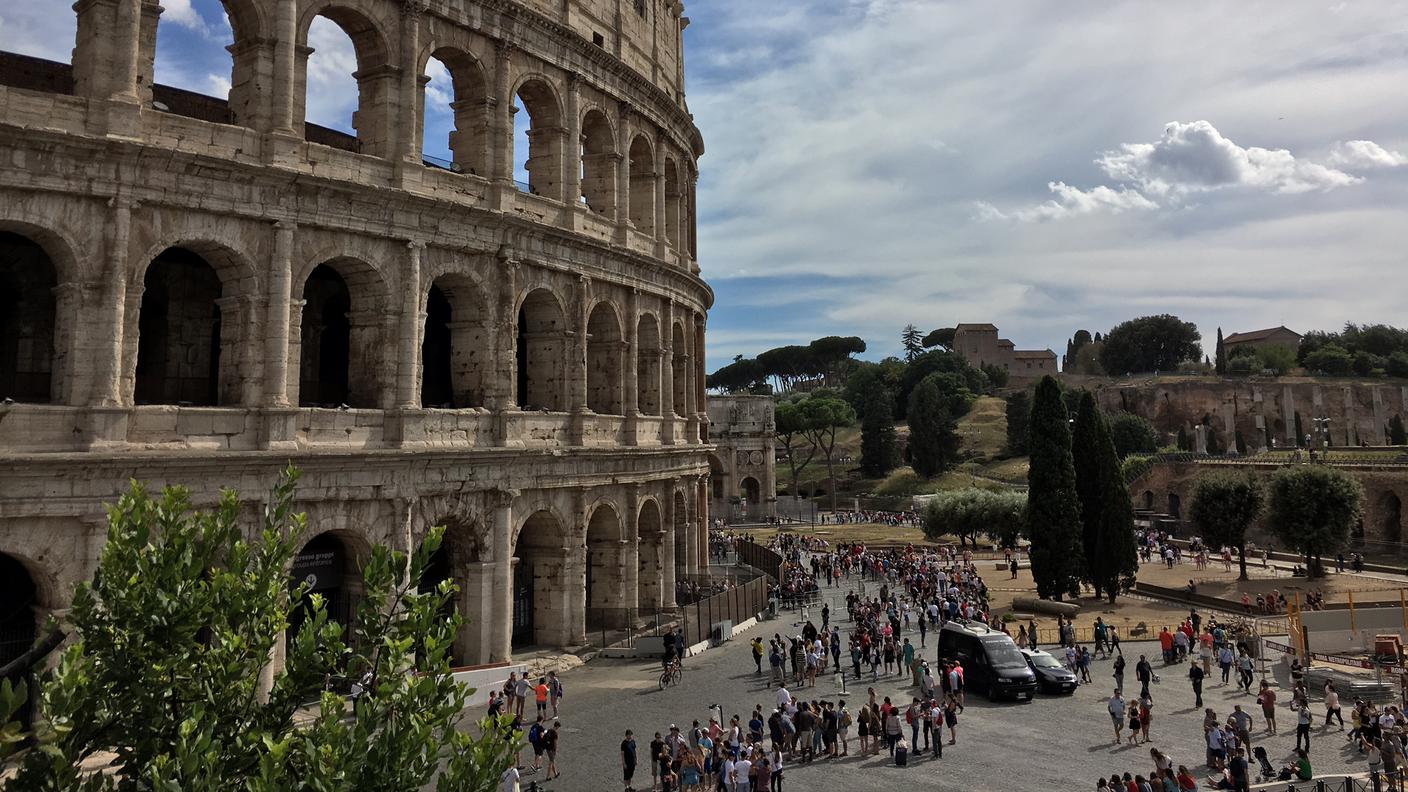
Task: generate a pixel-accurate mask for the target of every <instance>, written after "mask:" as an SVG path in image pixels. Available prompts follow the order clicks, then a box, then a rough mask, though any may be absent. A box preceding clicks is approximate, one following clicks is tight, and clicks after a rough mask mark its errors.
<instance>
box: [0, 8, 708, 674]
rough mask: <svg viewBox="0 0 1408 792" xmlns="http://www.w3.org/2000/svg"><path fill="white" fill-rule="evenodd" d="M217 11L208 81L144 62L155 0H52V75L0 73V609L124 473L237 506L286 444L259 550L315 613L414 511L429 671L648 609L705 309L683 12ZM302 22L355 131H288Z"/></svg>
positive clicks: (658, 590)
mask: <svg viewBox="0 0 1408 792" xmlns="http://www.w3.org/2000/svg"><path fill="white" fill-rule="evenodd" d="M225 7H226V9H227V10H228V12H229V15H230V20H231V23H232V28H233V30H234V37H235V41H234V44H233V45H232V46H231V47H230V48H229V49H230V52H231V53H232V55H233V60H234V69H233V74H232V75H231V83H232V85H233V87H232V89H231V91H230V99H229V102H228V104H227V103H225V102H221V101H217V100H210V99H206V98H204V97H196V96H194V95H191V94H186V93H185V92H181V91H175V90H173V89H169V88H164V87H162V86H153V85H152V74H153V58H154V52H155V40H156V28H157V25H158V24H159V16H160V12H161V9H160V7H159V6H158V5H157V4H156V3H155V2H153V0H82V2H79V3H78V4H77V5H76V6H75V13H76V14H77V15H78V34H77V42H76V46H75V49H74V55H73V65H72V67H71V68H69V67H68V66H66V65H63V64H48V63H44V62H38V61H34V60H33V59H26V58H19V57H8V58H7V59H6V61H5V66H4V67H3V68H0V83H6V85H0V319H3V321H0V396H3V397H9V399H12V400H13V403H10V402H7V403H6V404H4V405H3V406H0V553H3V555H0V572H4V573H5V577H6V586H5V588H4V590H3V592H0V593H3V594H4V595H5V596H6V597H7V598H8V600H10V601H7V602H5V603H3V606H4V607H3V608H0V610H4V611H5V612H7V613H9V612H14V611H15V610H16V608H15V607H12V606H18V605H20V604H22V603H20V602H15V601H14V600H17V599H22V598H23V597H24V596H25V593H24V592H26V591H28V590H29V589H28V584H29V583H32V586H33V596H34V605H35V608H34V611H35V612H34V613H33V614H32V615H34V616H35V617H36V618H40V617H42V616H43V615H44V613H46V612H50V611H56V610H59V611H61V610H62V609H63V608H64V607H65V606H66V603H67V602H68V597H69V595H70V592H71V589H72V586H73V584H74V583H75V582H76V581H79V580H84V579H87V578H88V577H90V576H91V575H92V572H93V568H94V562H95V559H96V557H97V554H98V552H99V550H100V547H101V543H102V541H103V536H104V532H103V523H104V511H103V504H104V503H105V502H109V501H111V500H113V499H114V498H115V496H116V495H117V494H118V493H119V492H120V491H122V490H123V489H124V488H125V485H126V482H127V480H128V479H129V478H139V479H143V480H146V481H148V482H151V483H152V484H153V485H160V484H164V483H168V482H173V483H183V484H187V485H189V486H190V487H191V488H192V489H193V492H194V497H195V500H196V501H197V502H198V503H205V504H208V503H211V502H213V501H214V499H215V498H216V496H217V493H218V490H219V488H221V487H233V488H236V489H238V490H239V491H240V492H241V493H242V494H243V495H244V496H245V497H246V498H249V499H255V500H253V501H252V502H251V503H250V505H249V515H250V524H251V526H253V524H254V523H255V522H256V519H255V518H256V515H257V513H258V511H257V509H258V501H257V499H258V498H260V497H262V496H265V495H266V493H267V492H268V491H269V487H270V485H271V484H272V482H273V480H274V477H275V475H276V474H277V472H278V471H279V470H280V469H281V468H282V467H283V466H284V465H285V464H286V463H287V462H288V461H290V460H292V461H293V462H294V463H295V464H297V465H298V466H300V467H301V468H302V469H303V471H304V477H303V479H302V482H301V485H300V487H299V490H298V497H299V499H300V504H299V506H300V508H301V509H305V510H306V511H307V512H308V515H309V526H310V530H309V534H308V536H307V540H308V545H307V547H306V549H305V551H304V553H303V554H302V555H301V556H300V557H299V559H298V561H297V563H296V564H295V567H294V569H293V570H291V571H292V574H293V575H294V576H295V577H296V578H298V579H305V578H309V577H312V578H315V579H316V580H317V581H318V583H317V587H318V588H319V590H321V591H322V592H323V593H324V594H326V595H328V597H329V600H330V602H332V603H333V610H334V612H335V615H337V616H339V617H345V614H346V612H347V611H348V609H350V608H351V607H352V603H353V602H354V601H355V599H356V595H357V592H356V588H357V583H356V580H357V577H356V575H355V574H354V573H355V570H356V567H357V563H358V561H359V559H361V558H364V557H365V555H366V553H367V552H368V550H369V548H370V547H371V546H373V545H375V544H386V545H391V546H393V547H397V548H409V547H413V546H415V545H416V544H417V543H418V542H419V541H420V538H421V537H422V536H424V534H425V532H426V530H427V529H428V528H429V527H430V526H432V525H435V524H445V525H447V526H448V527H449V530H448V540H447V543H446V547H445V550H444V553H443V557H442V558H441V559H439V563H438V564H437V569H438V570H439V571H438V573H437V574H440V575H442V576H443V575H449V576H452V577H453V578H454V579H455V581H456V582H458V583H459V585H460V587H461V589H462V592H463V593H462V595H461V598H460V607H461V610H462V611H463V612H464V613H465V615H466V616H467V617H468V618H469V623H468V625H467V626H466V627H465V630H464V632H463V633H462V634H461V636H460V640H459V641H458V644H457V647H456V649H457V651H456V655H457V659H459V660H460V661H461V662H464V663H481V662H491V661H499V660H504V659H507V658H509V656H510V655H511V653H512V652H513V650H514V647H516V646H522V645H527V644H535V645H548V646H570V645H576V644H580V643H582V642H583V641H584V640H585V636H586V634H587V630H588V627H589V624H588V621H589V620H590V619H592V618H597V619H609V618H614V617H612V616H611V615H609V614H603V612H602V611H596V612H595V614H596V615H595V616H593V615H591V614H592V611H591V609H592V608H593V607H594V606H596V607H602V606H609V607H611V608H626V607H632V606H636V605H639V606H641V607H652V608H653V607H661V606H669V605H670V604H672V603H670V602H669V600H670V599H672V594H671V592H673V591H674V588H675V587H674V580H675V575H676V574H677V572H679V573H687V572H696V571H698V570H699V569H701V568H702V567H703V566H704V565H705V564H706V563H707V558H706V556H707V553H706V549H707V536H706V532H705V530H704V529H703V526H704V524H705V522H706V520H707V510H708V504H707V498H708V493H707V484H708V481H707V476H708V470H709V467H708V451H709V446H708V445H707V435H708V432H707V419H706V417H705V415H704V413H703V410H704V407H703V381H704V377H703V360H704V349H703V346H704V326H705V313H706V311H707V309H708V308H709V306H710V304H711V302H712V299H713V298H712V293H711V292H710V290H709V288H708V287H707V286H706V285H705V284H704V282H703V281H702V280H701V279H700V278H699V275H698V272H699V269H698V266H697V264H696V261H695V247H694V216H695V210H694V184H695V178H696V173H697V171H696V166H695V163H696V160H697V158H698V157H699V156H700V155H701V154H702V153H703V144H702V141H701V139H700V136H699V133H698V131H697V130H696V129H695V127H694V125H693V122H692V120H691V117H690V115H689V114H688V112H687V110H686V107H685V104H684V93H683V71H682V69H683V67H682V64H683V54H682V48H681V39H680V31H681V29H682V28H683V26H684V24H685V22H686V20H684V19H683V18H682V17H681V13H682V12H683V7H682V5H681V3H679V2H678V0H629V2H625V1H622V2H618V0H570V1H568V2H559V1H558V0H553V1H552V2H548V1H547V0H524V1H523V2H508V1H507V0H450V1H449V2H430V3H424V4H423V3H421V2H420V1H419V0H406V1H405V2H397V1H396V0H226V2H225ZM318 15H322V16H325V17H327V18H329V19H331V20H332V21H333V22H335V23H337V24H338V25H339V26H341V27H342V28H343V29H344V30H345V31H346V32H347V33H348V34H349V35H350V37H351V38H352V40H353V43H354V45H355V48H356V50H357V59H358V64H357V71H356V74H355V77H356V78H357V81H358V85H359V89H360V107H359V109H358V111H357V113H356V115H355V117H354V125H355V128H356V130H357V134H356V136H355V137H352V136H342V135H338V134H337V133H333V132H331V131H330V130H325V129H321V128H318V127H314V126H312V125H307V126H305V125H304V123H303V122H302V119H303V117H304V111H303V108H304V104H305V85H306V74H307V60H308V55H309V53H310V52H311V50H310V49H309V48H308V47H307V46H306V44H307V36H308V29H309V25H310V24H311V22H312V20H313V19H314V17H315V16H318ZM432 55H433V56H434V57H436V58H438V59H439V60H440V61H441V62H443V63H445V64H446V65H447V67H448V68H449V70H450V72H451V74H452V76H453V79H454V91H455V101H454V103H453V104H452V105H451V107H452V108H453V110H454V112H455V116H456V129H455V131H454V132H453V133H452V135H451V148H452V149H453V152H454V163H453V165H452V166H451V167H445V168H436V167H430V166H427V165H426V164H424V161H423V159H422V155H421V142H422V141H421V137H422V134H423V130H422V128H421V127H422V124H421V122H420V120H419V119H421V118H422V115H423V114H422V112H421V109H422V106H423V104H422V103H423V102H424V101H425V92H424V85H425V78H424V74H425V69H426V63H427V59H428V58H429V57H431V56H432ZM515 96H516V97H517V98H518V101H519V103H521V104H522V105H523V107H524V108H525V110H526V112H527V114H528V115H529V117H530V122H531V127H532V130H531V132H530V133H529V138H530V140H531V144H530V147H529V150H528V151H527V152H524V151H522V150H520V151H517V152H515V151H514V150H513V145H514V135H513V128H514V124H513V104H514V103H513V101H512V100H513V98H514V97H515ZM525 158H526V162H527V170H528V171H529V173H530V182H531V183H530V184H529V185H524V186H523V188H522V189H520V188H519V187H517V186H516V185H515V183H514V181H513V172H514V162H515V161H523V160H524V159H525ZM11 572H15V573H16V574H10V573H11ZM20 573H22V574H23V575H24V576H25V577H27V578H28V583H22V582H15V581H17V580H19V575H20ZM13 627H15V625H10V624H8V623H7V624H5V625H0V632H3V631H4V630H7V629H11V628H13ZM3 642H4V636H3V635H0V643H3Z"/></svg>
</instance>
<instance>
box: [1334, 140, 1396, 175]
mask: <svg viewBox="0 0 1408 792" xmlns="http://www.w3.org/2000/svg"><path fill="white" fill-rule="evenodd" d="M1329 162H1330V164H1331V165H1334V166H1335V167H1337V168H1346V169H1349V170H1372V169H1374V168H1396V167H1398V166H1399V165H1408V157H1405V156H1403V155H1402V154H1399V153H1398V152H1397V151H1389V150H1388V149H1386V148H1384V147H1383V146H1380V145H1379V144H1378V143H1375V142H1374V141H1372V140H1345V141H1341V142H1339V143H1336V144H1335V145H1334V146H1331V147H1330V159H1329Z"/></svg>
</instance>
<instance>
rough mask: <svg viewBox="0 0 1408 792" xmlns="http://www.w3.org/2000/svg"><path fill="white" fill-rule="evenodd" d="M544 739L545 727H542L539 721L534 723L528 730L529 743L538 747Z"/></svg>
mask: <svg viewBox="0 0 1408 792" xmlns="http://www.w3.org/2000/svg"><path fill="white" fill-rule="evenodd" d="M542 739H543V727H542V724H538V723H535V724H533V726H532V728H530V729H529V730H528V744H529V745H532V746H534V747H537V745H538V743H540V742H542Z"/></svg>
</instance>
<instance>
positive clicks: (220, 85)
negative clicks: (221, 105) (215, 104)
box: [205, 74, 230, 99]
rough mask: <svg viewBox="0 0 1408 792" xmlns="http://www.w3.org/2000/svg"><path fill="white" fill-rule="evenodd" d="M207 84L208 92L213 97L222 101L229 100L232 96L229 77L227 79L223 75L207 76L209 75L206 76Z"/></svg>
mask: <svg viewBox="0 0 1408 792" xmlns="http://www.w3.org/2000/svg"><path fill="white" fill-rule="evenodd" d="M205 84H206V90H208V91H209V92H210V94H211V95H212V96H216V97H219V98H221V99H226V98H229V96H230V78H229V77H226V76H225V75H223V74H207V75H206V76H205Z"/></svg>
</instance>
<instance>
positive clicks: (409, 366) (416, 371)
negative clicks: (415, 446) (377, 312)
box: [396, 241, 425, 410]
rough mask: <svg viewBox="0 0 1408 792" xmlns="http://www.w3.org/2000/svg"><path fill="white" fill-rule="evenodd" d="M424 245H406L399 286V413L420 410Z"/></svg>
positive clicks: (415, 242) (423, 321)
mask: <svg viewBox="0 0 1408 792" xmlns="http://www.w3.org/2000/svg"><path fill="white" fill-rule="evenodd" d="M424 250H425V243H424V242H419V241H414V242H408V243H406V270H405V275H404V277H403V280H402V283H401V286H402V289H403V291H402V293H401V328H400V336H401V337H400V339H399V343H398V345H397V346H398V348H399V353H398V357H399V361H398V364H397V366H398V368H397V372H396V406H397V407H398V408H400V409H402V410H408V409H415V408H417V407H419V406H420V394H419V393H417V389H416V384H417V382H418V381H419V377H420V328H421V326H422V325H424V324H425V312H424V311H423V310H422V306H423V305H424V302H425V301H424V300H423V299H422V298H421V291H422V289H421V284H420V276H421V272H420V267H421V254H422V253H423V252H424Z"/></svg>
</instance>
